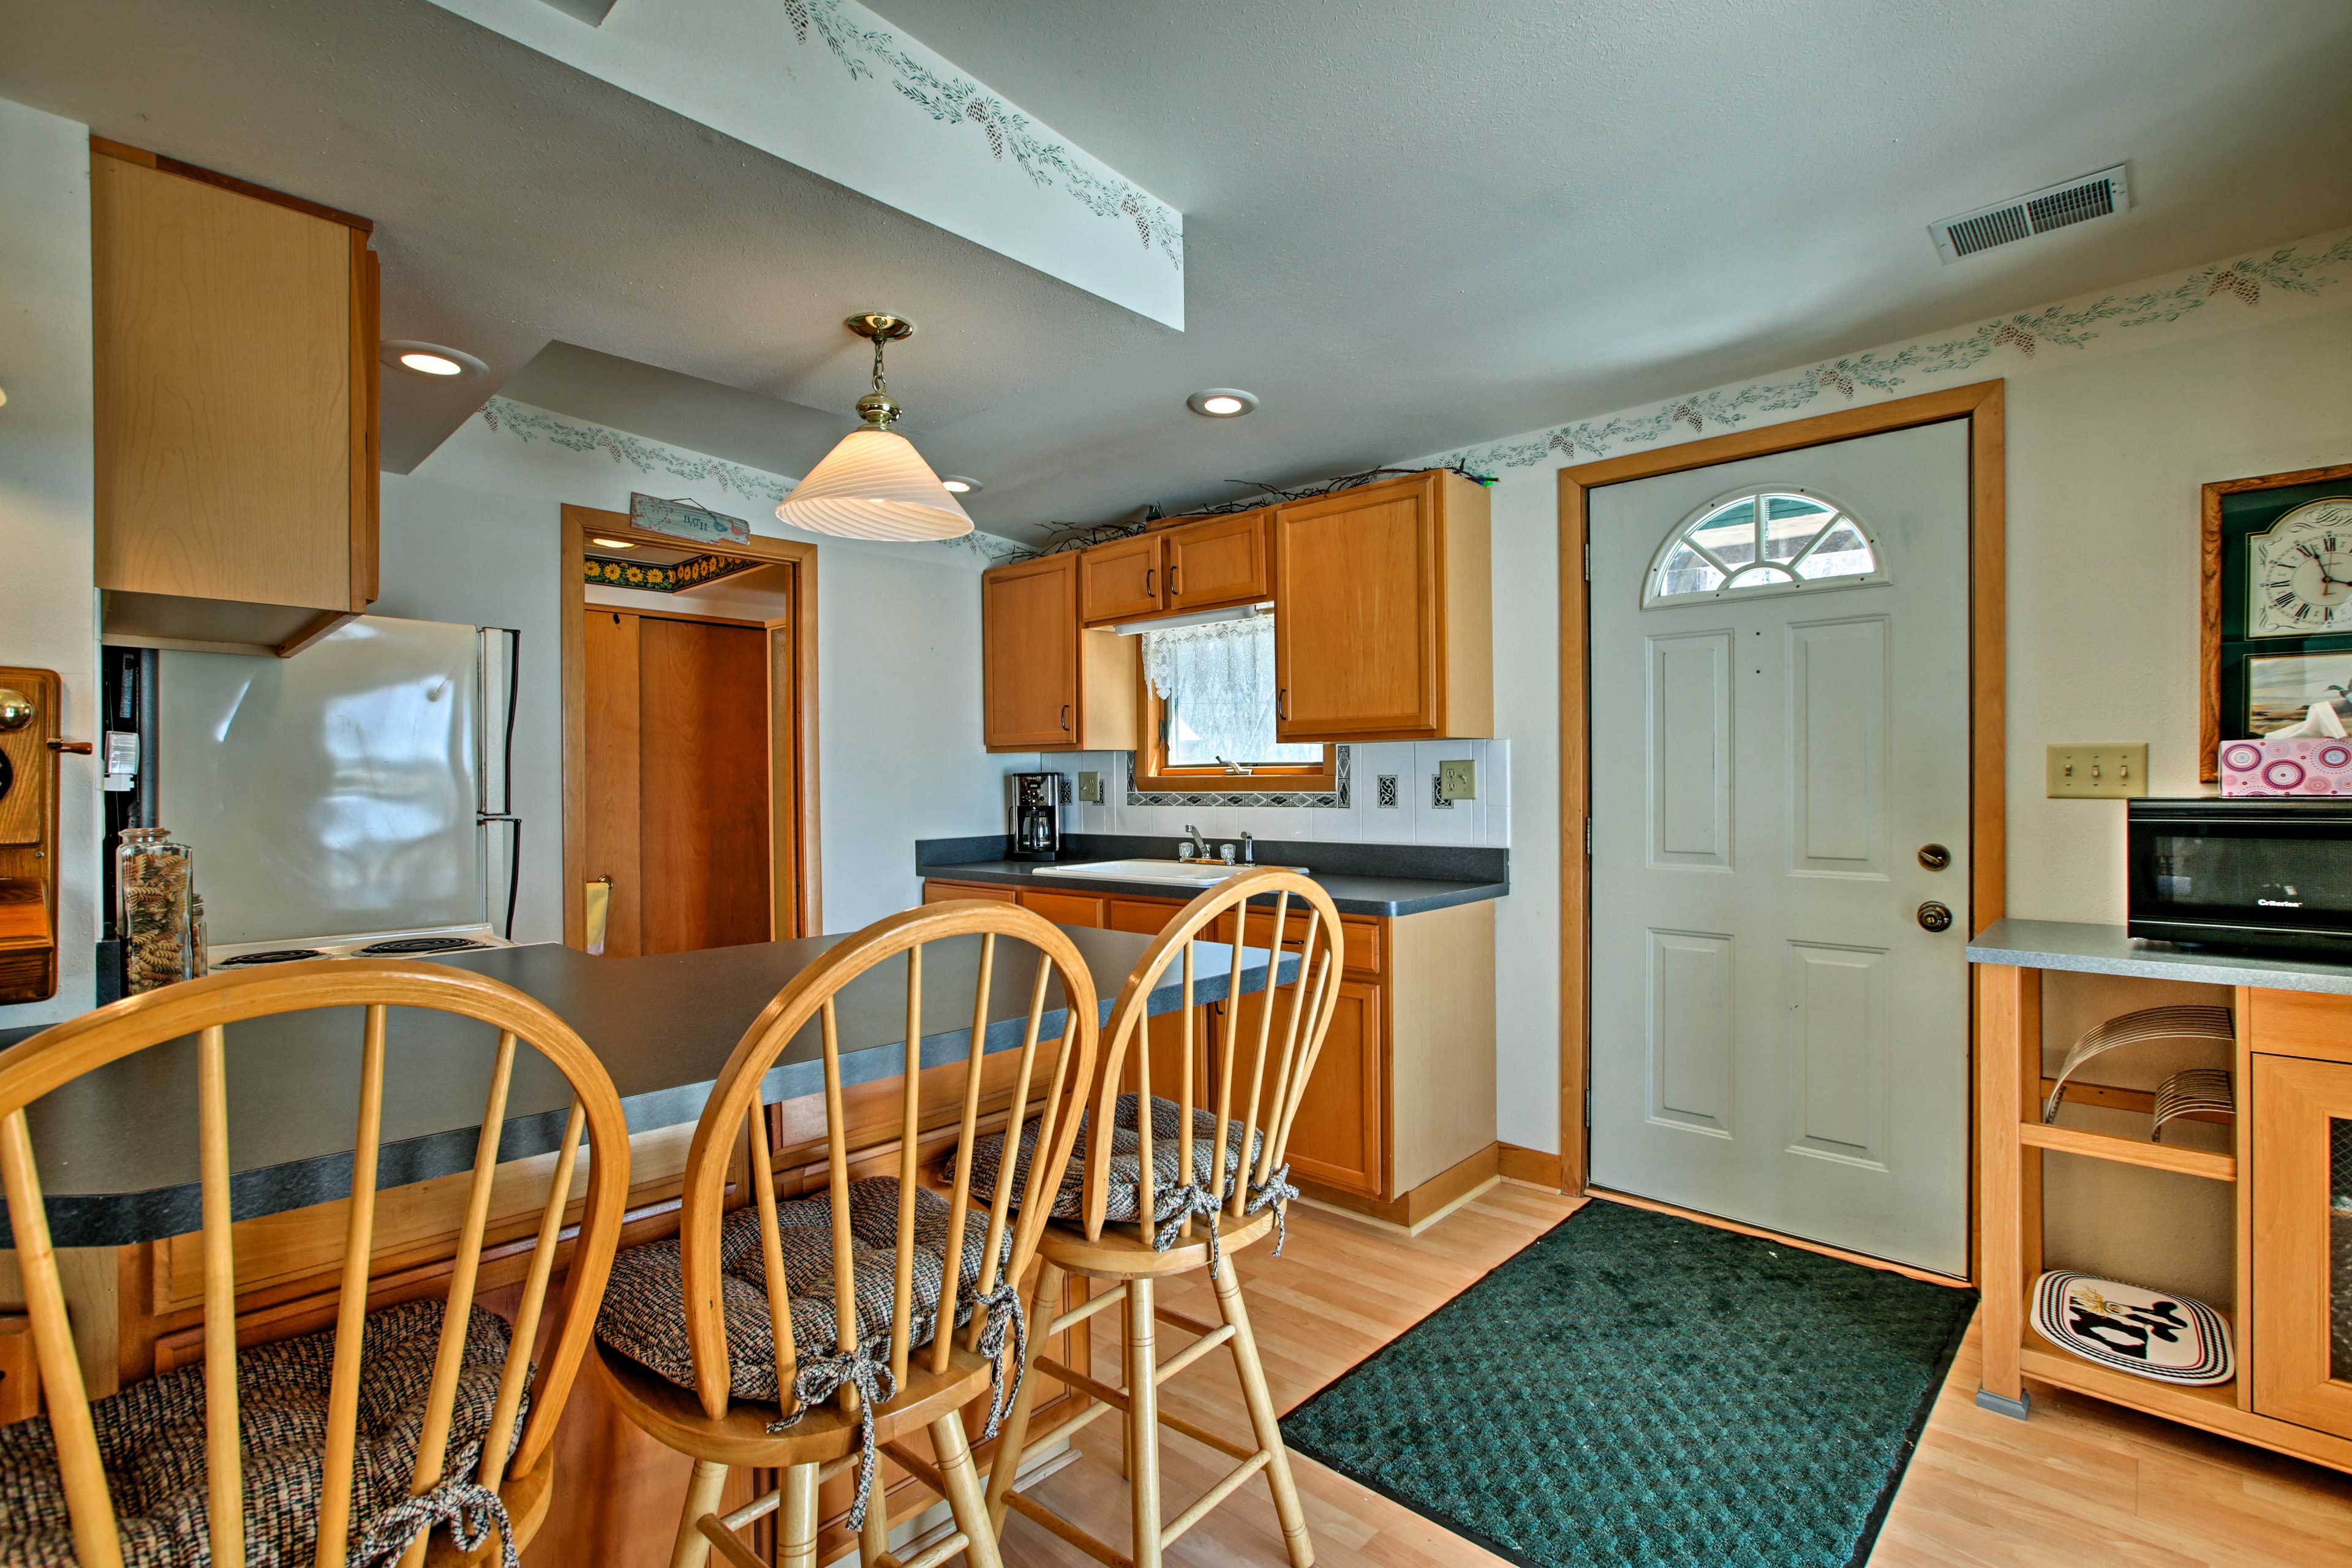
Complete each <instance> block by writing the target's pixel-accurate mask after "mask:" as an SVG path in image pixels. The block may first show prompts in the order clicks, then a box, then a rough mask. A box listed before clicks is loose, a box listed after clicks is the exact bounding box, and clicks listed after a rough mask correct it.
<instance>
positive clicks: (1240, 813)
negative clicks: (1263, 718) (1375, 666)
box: [1040, 741, 1511, 848]
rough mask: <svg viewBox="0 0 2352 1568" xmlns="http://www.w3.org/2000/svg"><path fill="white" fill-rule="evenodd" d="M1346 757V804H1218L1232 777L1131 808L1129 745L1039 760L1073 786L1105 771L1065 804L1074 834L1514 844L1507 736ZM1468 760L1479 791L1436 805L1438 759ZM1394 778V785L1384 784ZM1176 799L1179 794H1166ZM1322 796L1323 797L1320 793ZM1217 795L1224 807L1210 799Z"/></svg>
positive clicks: (1389, 747)
mask: <svg viewBox="0 0 2352 1568" xmlns="http://www.w3.org/2000/svg"><path fill="white" fill-rule="evenodd" d="M1341 750H1342V751H1344V752H1347V753H1348V754H1347V758H1346V762H1345V765H1344V769H1343V776H1344V778H1345V781H1346V785H1347V789H1346V798H1347V804H1346V805H1307V806H1295V805H1251V804H1222V803H1223V802H1228V801H1236V802H1245V801H1246V800H1247V795H1246V793H1245V791H1246V785H1247V784H1248V780H1246V779H1236V780H1235V781H1234V783H1235V784H1240V785H1242V786H1244V791H1243V792H1236V793H1235V794H1234V795H1217V796H1209V795H1194V796H1189V797H1183V798H1190V799H1193V800H1196V801H1201V802H1203V804H1200V805H1181V804H1176V805H1159V804H1156V803H1154V802H1155V797H1154V796H1152V795H1143V796H1141V797H1140V798H1141V800H1143V801H1144V802H1147V803H1153V804H1143V805H1129V800H1130V798H1131V796H1132V790H1131V783H1132V769H1133V766H1134V753H1132V752H1055V753H1053V754H1051V755H1049V756H1046V757H1044V758H1042V759H1040V763H1041V765H1043V766H1044V767H1046V768H1050V769H1052V770H1054V771H1055V772H1057V773H1062V774H1064V775H1065V776H1066V777H1067V778H1069V779H1070V780H1071V781H1072V782H1073V784H1075V783H1076V779H1077V776H1078V774H1079V773H1101V774H1102V775H1103V799H1102V804H1101V805H1095V804H1093V803H1091V802H1087V801H1081V800H1077V799H1076V798H1075V795H1076V791H1075V790H1073V791H1072V792H1071V794H1070V795H1069V796H1068V797H1066V798H1068V800H1069V804H1068V805H1066V806H1065V807H1064V814H1063V828H1064V830H1065V831H1066V832H1071V833H1146V834H1162V835H1167V836H1170V837H1173V836H1175V835H1177V834H1181V833H1182V832H1183V831H1184V826H1185V825H1186V824H1187V823H1191V824H1194V825H1196V826H1199V828H1200V829H1201V831H1202V832H1203V833H1205V834H1207V835H1208V836H1209V837H1212V838H1225V837H1232V836H1233V835H1234V834H1236V833H1241V832H1244V831H1247V832H1249V833H1251V834H1254V835H1255V836H1256V837H1258V838H1261V839H1264V840H1266V841H1268V842H1274V843H1278V842H1281V841H1283V840H1286V839H1287V840H1293V841H1297V840H1317V841H1325V842H1340V843H1350V844H1456V845H1470V846H1483V847H1492V848H1507V847H1509V846H1510V842H1511V743H1510V742H1508V741H1374V742H1360V743H1356V744H1350V745H1347V746H1343V747H1342V748H1341ZM1465 758H1466V759H1468V760H1469V761H1470V762H1472V763H1475V764H1476V765H1477V770H1478V794H1477V795H1476V797H1475V798H1474V799H1470V800H1458V801H1454V802H1453V803H1452V804H1451V805H1444V806H1440V805H1437V804H1436V802H1437V765H1438V763H1443V762H1456V761H1460V760H1463V759H1465ZM1388 779H1393V780H1394V781H1395V788H1394V789H1393V790H1390V789H1388V788H1385V787H1383V781H1384V780H1388ZM1168 798H1171V799H1175V798H1178V797H1168ZM1330 798H1331V797H1329V796H1319V797H1318V800H1328V799H1330ZM1211 799H1214V800H1217V801H1219V802H1220V803H1221V804H1216V805H1209V804H1205V803H1206V802H1207V801H1209V800H1211Z"/></svg>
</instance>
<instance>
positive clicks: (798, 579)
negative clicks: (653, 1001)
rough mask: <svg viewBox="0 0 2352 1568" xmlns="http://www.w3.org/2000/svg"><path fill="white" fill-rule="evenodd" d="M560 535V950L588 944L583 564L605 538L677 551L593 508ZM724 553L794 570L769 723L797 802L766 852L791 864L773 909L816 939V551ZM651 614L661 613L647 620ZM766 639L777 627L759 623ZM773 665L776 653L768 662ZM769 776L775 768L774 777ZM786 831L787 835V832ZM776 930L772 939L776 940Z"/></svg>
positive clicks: (666, 539)
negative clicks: (788, 854) (785, 688)
mask: <svg viewBox="0 0 2352 1568" xmlns="http://www.w3.org/2000/svg"><path fill="white" fill-rule="evenodd" d="M561 533H562V566H561V570H562V574H563V575H562V584H560V587H559V590H558V598H557V604H558V610H557V616H558V619H559V621H560V622H561V637H560V644H561V649H562V670H561V674H560V677H559V679H560V681H561V683H562V715H563V941H564V942H565V944H566V945H567V946H571V947H582V946H584V945H586V942H587V932H588V915H587V894H586V891H585V884H586V882H587V880H588V720H587V690H586V688H587V653H586V648H585V647H584V642H585V639H584V637H583V634H582V627H581V622H582V617H583V616H584V615H586V613H587V609H588V583H587V558H588V540H589V537H590V535H592V534H593V535H596V536H598V537H601V538H605V539H628V540H635V541H637V542H641V543H646V544H661V545H669V546H673V547H674V546H676V545H677V540H675V539H673V538H671V537H670V536H669V535H667V534H662V533H650V532H647V531H645V530H643V529H640V528H635V527H632V526H631V525H630V522H629V519H628V516H627V514H626V513H624V512H617V511H603V510H598V509H596V508H594V507H585V506H571V505H566V506H565V507H564V508H563V517H562V530H561ZM726 553H728V554H730V555H741V556H748V557H751V558H752V559H754V560H759V561H765V562H769V563H773V564H775V565H779V566H784V567H788V568H790V583H789V585H788V586H787V587H786V588H785V589H784V593H785V594H786V595H787V596H788V598H789V599H790V601H791V605H792V610H791V616H790V620H791V648H792V659H793V690H792V693H791V696H790V698H789V699H788V700H789V701H790V702H791V704H792V711H790V712H778V711H777V710H776V704H777V699H778V696H779V694H778V693H777V692H776V690H775V687H774V683H773V682H771V683H770V688H769V689H770V694H771V702H770V710H769V715H768V719H769V723H770V725H771V726H774V725H776V724H779V723H782V724H783V725H784V726H786V727H787V728H788V730H789V731H790V733H791V736H792V741H793V751H794V755H793V763H794V766H793V798H792V799H791V800H790V801H789V802H775V803H772V812H771V817H772V821H771V853H772V855H778V856H780V855H781V854H782V846H784V845H785V844H786V843H788V842H789V843H790V844H791V845H792V846H793V864H792V868H791V869H790V871H789V872H787V873H785V874H783V875H780V876H779V877H778V878H777V880H776V887H775V889H772V890H771V896H770V906H771V908H772V909H773V908H790V909H792V910H794V911H796V912H797V914H798V915H799V921H800V930H801V932H802V934H804V935H808V936H816V935H819V934H821V933H822V932H823V931H824V905H823V900H822V897H821V888H822V885H823V879H822V878H821V877H820V875H819V866H818V859H817V847H818V834H817V674H816V670H817V667H816V610H817V592H816V557H817V551H816V546H815V545H814V544H803V543H800V542H797V541H794V540H789V539H769V538H764V537H762V536H761V535H758V534H754V535H752V536H751V539H750V540H749V541H747V542H743V543H740V544H730V545H729V546H728V547H727V551H726ZM643 613H645V614H649V615H656V614H661V613H662V612H657V611H646V612H643ZM678 618H683V619H688V620H709V619H714V618H717V617H712V616H695V615H693V614H691V613H685V614H683V615H681V616H679V617H678ZM742 624H743V625H746V626H761V625H762V623H761V622H759V621H745V622H743V623H742ZM765 625H766V626H768V628H769V630H770V631H771V632H772V631H773V630H774V629H775V623H774V622H772V621H771V622H768V623H765ZM770 657H771V658H773V654H772V651H771V654H770ZM772 776H773V773H772V772H771V777H772ZM788 830H789V831H788ZM787 885H789V886H790V889H791V902H790V904H789V905H785V904H782V902H781V900H779V899H777V897H776V896H775V894H776V892H777V891H779V890H781V889H783V888H784V887H786V886H787ZM773 929H774V928H773V925H772V926H771V930H773Z"/></svg>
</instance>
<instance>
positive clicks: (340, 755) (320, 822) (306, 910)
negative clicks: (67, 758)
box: [157, 616, 486, 943]
mask: <svg viewBox="0 0 2352 1568" xmlns="http://www.w3.org/2000/svg"><path fill="white" fill-rule="evenodd" d="M480 657H481V639H480V638H479V637H478V633H477V630H476V628H475V627H473V626H453V625H448V624H446V623H443V622H438V621H410V620H399V619H395V618H393V617H391V616H361V617H359V618H358V619H355V620H352V621H351V622H348V623H346V624H345V625H344V626H341V627H340V628H339V629H337V630H336V631H335V632H333V633H331V635H329V636H328V637H324V638H322V639H321V640H320V641H319V642H317V643H315V644H313V645H312V646H311V647H308V648H306V649H304V650H303V651H302V652H301V653H299V654H298V655H296V656H295V657H294V658H253V657H250V656H246V655H238V654H210V653H178V652H166V653H165V654H164V655H163V669H162V681H161V692H160V696H161V699H162V700H161V703H160V707H161V710H162V713H161V721H160V723H159V726H158V728H159V730H160V735H159V744H158V747H157V752H158V757H157V781H158V783H159V784H160V786H161V798H160V802H159V805H160V809H161V815H162V821H163V826H165V827H168V828H170V829H171V830H172V833H173V837H176V838H178V839H179V840H180V841H181V842H183V843H185V844H187V845H188V846H189V847H191V848H192V849H194V852H195V865H194V870H195V880H196V887H197V889H198V890H199V891H200V892H201V893H202V894H203V895H204V900H205V915H206V918H207V921H208V922H209V926H210V936H211V940H212V941H213V942H215V943H228V942H262V941H271V940H276V939H278V938H291V937H305V936H321V935H331V934H333V933H336V932H342V931H404V930H409V929H414V928H418V927H426V926H444V925H465V924H472V923H474V922H477V921H481V920H483V919H484V918H485V913H486V910H485V903H486V900H485V876H486V868H485V867H484V866H483V864H482V853H483V851H482V842H481V841H482V837H483V835H482V833H481V831H480V827H479V826H478V822H477V820H476V814H477V813H478V811H479V810H480V809H481V807H482V805H483V798H484V797H483V795H482V793H481V784H482V781H481V777H480V773H481V764H480V757H479V752H478V744H479V742H480V740H481V738H482V733H483V731H482V727H481V718H482V715H481V714H480V712H479V704H480V702H481V699H482V687H483V679H482V675H483V672H482V671H481V670H480V668H479V667H478V660H479V658H480Z"/></svg>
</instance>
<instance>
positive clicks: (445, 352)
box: [382, 339, 490, 379]
mask: <svg viewBox="0 0 2352 1568" xmlns="http://www.w3.org/2000/svg"><path fill="white" fill-rule="evenodd" d="M382 353H383V363H386V364H388V365H394V366H396V367H398V368H399V369H401V370H404V371H407V372H409V373H410V374H413V375H429V376H434V377H436V378H441V379H447V378H451V377H456V376H461V375H481V374H485V373H486V372H488V369H489V368H490V367H489V366H488V365H486V364H484V363H482V362H481V361H480V360H478V359H476V358H475V357H474V356H473V355H472V354H469V353H466V352H465V351H464V350H463V349H453V348H450V347H447V346H446V344H442V343H425V342H416V341H415V340H414V339H394V340H389V341H387V342H385V343H384V344H383V350H382Z"/></svg>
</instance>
